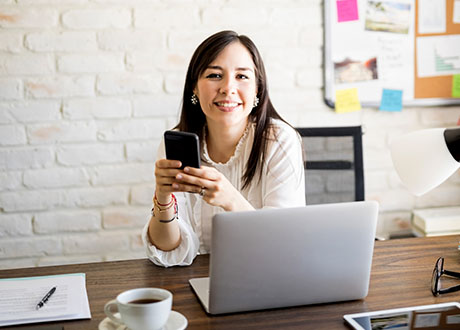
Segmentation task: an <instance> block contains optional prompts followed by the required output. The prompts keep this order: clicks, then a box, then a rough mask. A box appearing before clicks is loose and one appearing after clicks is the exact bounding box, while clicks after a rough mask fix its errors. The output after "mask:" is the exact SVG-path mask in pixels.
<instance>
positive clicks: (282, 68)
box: [0, 0, 460, 268]
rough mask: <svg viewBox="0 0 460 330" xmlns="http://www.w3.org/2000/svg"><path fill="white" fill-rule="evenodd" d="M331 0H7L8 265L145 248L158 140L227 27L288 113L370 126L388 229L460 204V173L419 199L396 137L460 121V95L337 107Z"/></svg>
mask: <svg viewBox="0 0 460 330" xmlns="http://www.w3.org/2000/svg"><path fill="white" fill-rule="evenodd" d="M322 2H323V1H321V0H270V1H265V0H254V1H250V2H248V1H245V0H244V1H243V0H188V1H178V0H171V1H161V0H132V1H124V0H66V1H62V0H0V268H14V267H27V266H44V265H55V264H64V263H78V262H88V261H102V260H119V259H124V258H137V257H143V256H144V252H143V249H142V243H141V239H140V231H141V228H142V226H143V224H144V223H145V221H147V220H148V217H149V210H150V207H151V200H152V192H153V188H154V182H153V166H154V161H155V155H156V148H157V145H158V143H159V141H160V139H161V135H162V133H163V131H164V130H165V129H167V128H170V127H172V126H173V125H174V124H175V123H176V120H177V117H178V113H179V107H180V99H181V94H182V88H183V84H184V76H185V72H186V69H187V64H188V61H189V59H190V57H191V55H192V52H193V50H194V49H195V48H196V46H197V45H198V44H199V42H201V41H202V40H203V39H204V38H206V37H207V36H209V35H210V34H212V33H214V32H216V31H218V30H222V29H234V30H236V31H238V32H239V33H242V34H247V35H249V36H250V37H251V38H252V39H253V40H254V41H255V42H256V44H257V45H258V47H259V49H260V51H261V53H262V55H263V58H264V62H265V65H266V69H267V73H268V79H269V87H270V91H271V96H272V100H273V103H274V104H275V106H276V108H277V109H278V111H279V112H280V113H281V115H283V116H284V117H285V118H286V119H287V120H289V121H290V122H291V124H292V125H294V126H299V127H301V126H328V125H360V124H361V125H363V127H364V130H365V132H366V134H365V135H364V138H363V142H364V162H365V182H366V196H367V198H368V199H375V200H378V201H379V202H380V203H381V215H380V223H379V232H382V233H384V232H393V233H405V232H407V231H408V221H409V217H410V212H411V210H412V209H413V208H414V207H429V206H447V205H459V204H460V173H459V174H457V175H454V176H453V177H452V178H450V179H449V180H448V181H447V182H445V183H444V184H443V185H441V186H440V187H439V188H437V189H435V190H433V191H432V192H430V193H429V194H427V195H425V196H423V197H415V196H413V195H411V194H410V193H409V192H408V191H407V190H405V188H404V187H403V186H402V185H401V183H400V181H399V179H398V177H397V175H396V173H395V172H394V170H393V168H392V164H391V159H390V155H389V151H388V145H389V143H390V142H391V141H392V139H394V138H395V137H396V136H398V135H400V134H402V133H404V132H407V131H410V130H414V129H419V128H424V127H439V126H440V127H442V126H453V125H455V123H456V122H457V120H458V119H459V117H460V107H448V108H439V107H438V108H405V109H404V111H403V112H402V113H383V112H379V111H377V110H376V109H363V111H361V112H359V113H350V114H345V115H337V114H335V113H334V112H333V111H332V110H331V109H329V108H328V107H327V106H326V105H325V104H324V102H323V94H322V87H323V86H322V84H323V78H322V68H321V65H322V62H323V58H322V57H323V53H322V38H323V27H322ZM328 184H329V186H330V188H331V189H333V188H334V182H328ZM312 188H313V187H312Z"/></svg>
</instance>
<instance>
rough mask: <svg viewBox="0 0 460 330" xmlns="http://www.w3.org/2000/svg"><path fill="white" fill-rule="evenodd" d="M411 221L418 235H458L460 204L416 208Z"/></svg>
mask: <svg viewBox="0 0 460 330" xmlns="http://www.w3.org/2000/svg"><path fill="white" fill-rule="evenodd" d="M411 222H412V231H413V233H414V234H415V235H416V236H442V235H457V234H460V206H455V207H438V208H429V209H418V210H414V211H413V213H412V220H411Z"/></svg>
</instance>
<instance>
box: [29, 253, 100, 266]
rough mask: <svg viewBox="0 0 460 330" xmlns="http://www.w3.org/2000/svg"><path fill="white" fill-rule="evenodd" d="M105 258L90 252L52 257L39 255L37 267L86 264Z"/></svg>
mask: <svg viewBox="0 0 460 330" xmlns="http://www.w3.org/2000/svg"><path fill="white" fill-rule="evenodd" d="M102 261H104V258H103V257H102V256H100V255H97V254H89V255H82V256H75V255H72V256H69V255H66V256H50V257H39V258H38V261H37V267H47V266H59V265H74V264H85V263H90V262H102Z"/></svg>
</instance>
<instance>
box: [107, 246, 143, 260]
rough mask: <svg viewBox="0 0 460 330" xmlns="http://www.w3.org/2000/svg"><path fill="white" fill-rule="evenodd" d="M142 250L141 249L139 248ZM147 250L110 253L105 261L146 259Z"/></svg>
mask: <svg viewBox="0 0 460 330" xmlns="http://www.w3.org/2000/svg"><path fill="white" fill-rule="evenodd" d="M138 249H141V248H138ZM145 258H146V256H145V250H144V249H142V250H140V251H130V252H122V251H121V252H118V253H108V254H107V255H106V256H105V258H104V261H118V260H128V259H129V260H133V259H145Z"/></svg>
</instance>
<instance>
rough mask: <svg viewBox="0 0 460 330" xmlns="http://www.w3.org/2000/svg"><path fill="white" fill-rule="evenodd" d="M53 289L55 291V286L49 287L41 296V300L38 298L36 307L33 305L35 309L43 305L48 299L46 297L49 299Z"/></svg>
mask: <svg viewBox="0 0 460 330" xmlns="http://www.w3.org/2000/svg"><path fill="white" fill-rule="evenodd" d="M54 291H56V287H53V288H51V290H49V291H48V293H47V294H45V296H44V297H43V298H42V300H40V302H39V303H38V304H37V307H35V309H36V310H39V309H40V308H42V307H43V306H44V305H45V303H46V302H47V301H48V299H50V297H51V296H52V295H53V293H54Z"/></svg>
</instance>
